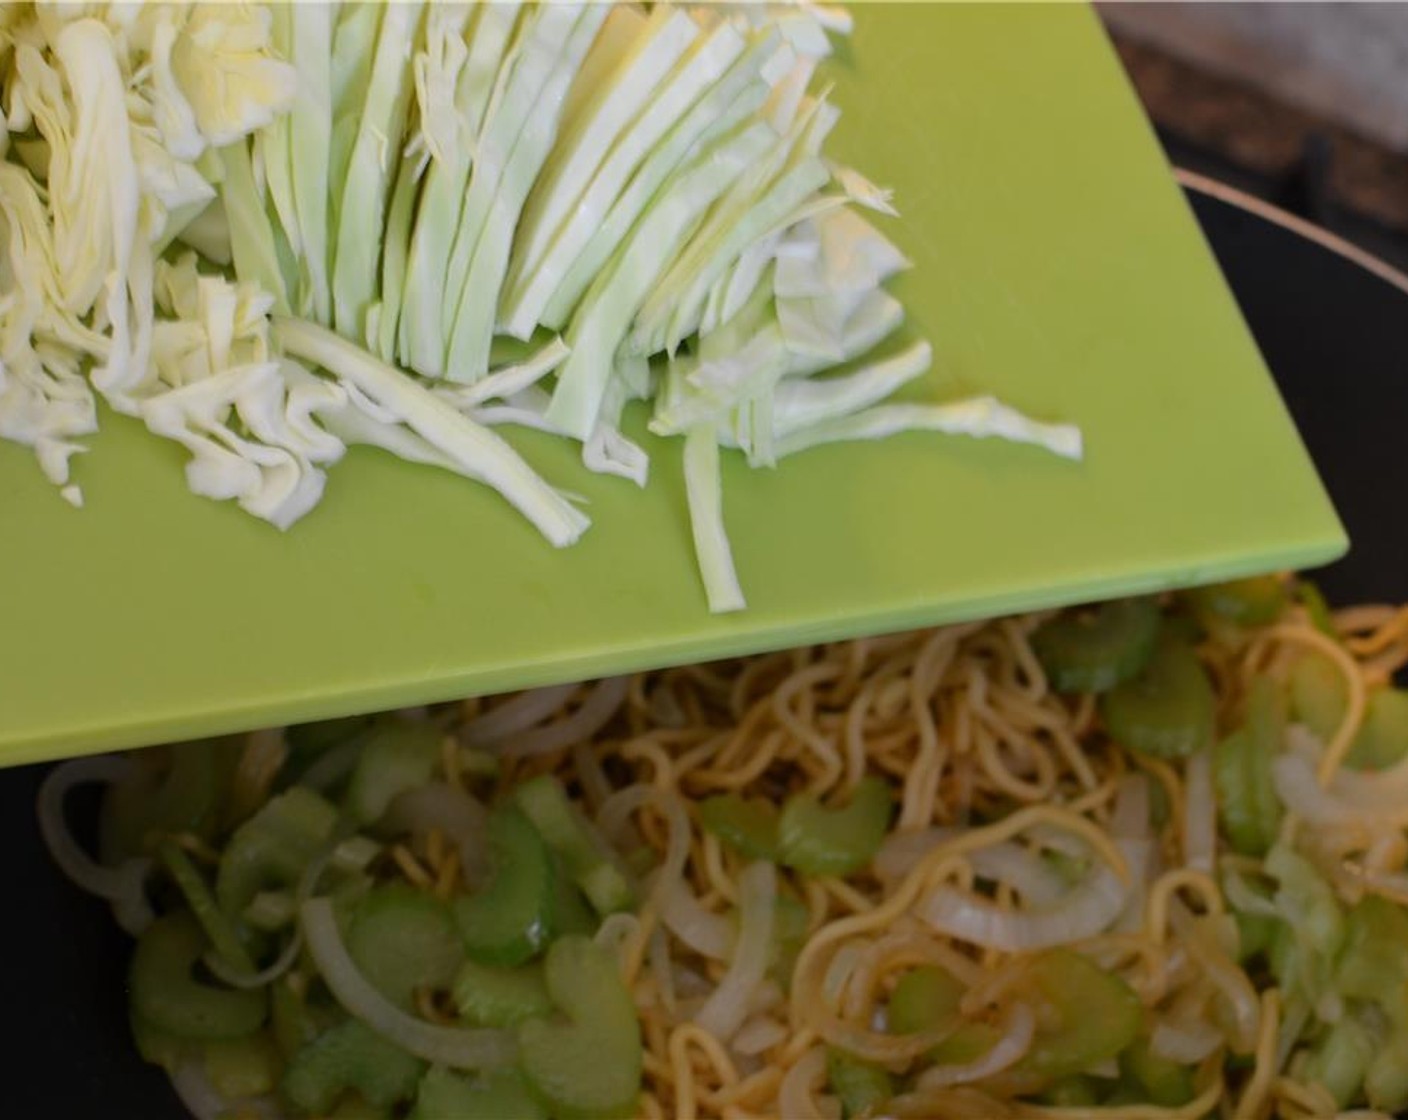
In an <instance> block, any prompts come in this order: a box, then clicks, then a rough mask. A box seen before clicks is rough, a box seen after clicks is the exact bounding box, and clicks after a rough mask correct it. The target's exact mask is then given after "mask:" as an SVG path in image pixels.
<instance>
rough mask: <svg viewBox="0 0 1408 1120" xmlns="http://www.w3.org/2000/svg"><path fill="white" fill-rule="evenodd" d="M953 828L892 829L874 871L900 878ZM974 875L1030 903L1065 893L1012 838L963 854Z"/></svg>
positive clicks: (1045, 865) (953, 833)
mask: <svg viewBox="0 0 1408 1120" xmlns="http://www.w3.org/2000/svg"><path fill="white" fill-rule="evenodd" d="M958 832H959V830H958V829H953V828H921V829H908V830H903V831H899V832H892V833H891V834H890V835H889V836H887V837H886V838H885V842H884V843H883V844H882V845H881V846H880V851H879V852H878V853H877V854H876V856H875V863H874V867H875V874H876V875H878V876H879V877H880V878H881V879H883V880H886V881H889V882H898V881H899V880H900V879H903V878H904V877H905V876H906V875H908V874H909V873H910V872H911V871H913V870H914V868H915V867H917V866H918V865H919V863H920V862H921V861H922V860H923V859H924V858H925V857H926V856H927V855H928V854H929V853H930V852H932V851H933V850H934V849H935V848H937V847H938V846H939V845H940V844H943V843H945V842H946V841H948V840H951V839H952V838H953V837H954V836H956V835H958ZM965 858H966V859H967V860H968V864H969V866H970V867H972V869H973V872H974V874H975V875H977V876H978V878H980V879H988V880H990V881H991V882H994V883H1001V884H1003V885H1005V886H1007V887H1010V888H1011V889H1012V890H1014V891H1016V892H1017V894H1018V895H1019V896H1020V897H1021V898H1022V899H1023V900H1024V901H1025V902H1028V903H1030V904H1032V905H1036V906H1043V905H1046V904H1047V903H1051V902H1054V901H1056V899H1058V898H1060V897H1061V895H1063V894H1065V893H1066V884H1065V881H1064V880H1063V879H1062V878H1061V876H1060V875H1058V874H1056V872H1055V871H1054V870H1053V869H1052V868H1051V866H1050V864H1048V863H1046V862H1045V861H1043V860H1042V858H1041V857H1040V856H1039V855H1037V853H1036V852H1034V851H1032V850H1031V849H1030V848H1027V847H1025V846H1023V845H1021V844H1018V843H1016V842H1015V841H1012V840H1004V841H1003V842H1002V843H1000V844H993V845H991V846H989V847H986V848H979V849H978V850H977V851H975V852H969V853H968V854H967V856H966V857H965Z"/></svg>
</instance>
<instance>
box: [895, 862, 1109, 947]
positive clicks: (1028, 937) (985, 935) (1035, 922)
mask: <svg viewBox="0 0 1408 1120" xmlns="http://www.w3.org/2000/svg"><path fill="white" fill-rule="evenodd" d="M1129 895H1130V892H1129V888H1127V887H1126V886H1125V885H1124V884H1123V883H1121V882H1120V880H1119V878H1118V877H1117V876H1116V875H1115V873H1114V872H1113V871H1111V870H1110V869H1109V868H1108V867H1103V866H1102V867H1097V868H1095V869H1094V870H1092V871H1091V872H1090V873H1089V874H1087V875H1086V877H1085V878H1084V879H1083V880H1082V881H1081V882H1080V884H1079V885H1078V886H1076V887H1074V888H1073V889H1072V890H1070V891H1068V892H1067V893H1066V894H1065V896H1064V897H1063V898H1061V899H1060V900H1059V901H1058V902H1054V903H1052V904H1050V905H1048V906H1040V907H1029V908H1026V909H1023V910H1005V909H1003V908H1002V907H1000V906H998V905H997V904H996V903H995V902H992V901H990V900H988V899H986V898H981V897H979V896H977V895H974V894H969V893H968V892H967V891H961V890H958V889H956V888H954V887H949V886H941V887H938V888H936V889H935V890H933V891H932V892H930V894H929V895H928V897H927V898H925V899H924V900H922V901H921V902H920V904H919V907H918V914H919V916H920V917H921V918H923V919H924V921H926V922H928V923H929V924H930V925H931V926H933V927H934V928H935V929H936V930H938V931H939V932H940V933H946V934H948V935H949V936H950V937H957V938H959V939H961V940H963V941H967V942H969V943H970V944H973V945H979V946H982V947H983V948H986V949H1001V950H1002V951H1004V952H1008V953H1027V952H1032V951H1034V950H1036V949H1050V948H1053V947H1055V946H1057V945H1069V944H1071V943H1072V942H1075V941H1083V940H1085V939H1086V938H1088V937H1094V936H1095V935H1096V934H1099V933H1103V932H1104V931H1105V930H1106V929H1108V928H1109V926H1110V925H1111V923H1113V922H1114V921H1115V919H1116V918H1118V917H1119V916H1120V914H1121V913H1122V912H1123V911H1124V908H1125V905H1126V903H1127V902H1128V901H1129Z"/></svg>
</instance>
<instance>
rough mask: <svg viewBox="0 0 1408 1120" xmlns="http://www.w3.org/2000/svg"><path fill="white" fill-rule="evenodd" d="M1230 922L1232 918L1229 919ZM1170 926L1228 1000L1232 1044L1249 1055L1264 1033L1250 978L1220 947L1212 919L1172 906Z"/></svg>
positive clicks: (1180, 905) (1181, 905)
mask: <svg viewBox="0 0 1408 1120" xmlns="http://www.w3.org/2000/svg"><path fill="white" fill-rule="evenodd" d="M1229 920H1230V916H1229ZM1169 922H1170V924H1171V925H1172V927H1173V929H1174V932H1175V933H1177V934H1178V936H1179V939H1180V940H1181V941H1182V942H1183V944H1184V945H1186V946H1187V947H1188V955H1189V957H1190V958H1191V959H1192V961H1193V962H1194V963H1196V964H1197V966H1198V971H1199V974H1200V975H1202V976H1203V977H1205V978H1206V979H1207V980H1208V981H1210V982H1211V984H1212V986H1213V987H1214V988H1216V989H1217V990H1218V992H1220V993H1221V994H1222V996H1223V997H1224V998H1225V999H1226V1000H1227V1003H1228V1005H1229V1006H1230V1008H1231V1010H1232V1020H1233V1021H1232V1036H1231V1038H1230V1039H1229V1041H1230V1042H1231V1043H1232V1045H1233V1048H1234V1049H1235V1050H1237V1051H1238V1052H1239V1053H1249V1052H1250V1051H1251V1050H1252V1049H1253V1048H1254V1047H1255V1045H1256V1039H1257V1035H1258V1033H1259V1032H1260V1029H1261V1002H1260V1000H1258V999H1257V994H1256V989H1255V988H1253V987H1252V982H1251V981H1250V980H1249V979H1247V974H1246V973H1245V972H1243V971H1242V970H1241V969H1240V968H1238V967H1237V966H1236V965H1235V964H1233V963H1232V961H1231V959H1230V958H1229V956H1228V955H1227V952H1226V951H1225V950H1224V948H1223V946H1222V945H1221V944H1220V943H1219V937H1218V929H1217V927H1216V925H1215V924H1213V922H1212V921H1211V920H1210V919H1209V918H1195V917H1193V915H1192V913H1191V912H1190V911H1189V910H1188V908H1187V907H1186V906H1184V905H1183V903H1181V902H1179V901H1178V900H1176V899H1175V900H1174V901H1173V902H1171V903H1170V905H1169Z"/></svg>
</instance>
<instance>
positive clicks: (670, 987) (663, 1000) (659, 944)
mask: <svg viewBox="0 0 1408 1120" xmlns="http://www.w3.org/2000/svg"><path fill="white" fill-rule="evenodd" d="M646 952H647V959H648V960H649V962H650V974H651V975H652V976H653V977H655V990H656V991H657V992H659V994H660V1005H661V1006H662V1007H663V1008H664V1009H665V1013H666V1014H667V1015H670V1016H673V1015H675V1014H676V1013H677V1012H678V1010H679V1000H678V999H677V998H676V995H675V966H674V962H673V961H671V960H670V939H669V938H668V937H666V936H665V931H664V930H662V929H660V928H659V927H658V926H657V927H656V928H655V929H654V930H652V931H651V933H650V941H649V943H648V948H647V950H646Z"/></svg>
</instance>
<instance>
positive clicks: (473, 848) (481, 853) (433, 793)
mask: <svg viewBox="0 0 1408 1120" xmlns="http://www.w3.org/2000/svg"><path fill="white" fill-rule="evenodd" d="M378 827H379V828H381V829H384V830H385V831H386V832H387V833H388V834H390V835H395V834H397V833H403V832H408V833H410V834H411V835H412V836H414V837H415V838H416V840H417V841H421V842H424V840H425V839H426V837H428V836H429V835H430V832H431V830H432V829H436V828H438V829H439V830H440V831H441V832H443V833H444V834H445V835H446V836H447V837H449V838H450V840H451V841H452V842H453V843H454V845H455V850H456V851H458V852H459V855H460V870H461V871H462V872H463V874H464V877H465V882H466V883H468V884H469V885H470V886H471V887H473V886H476V885H478V884H480V883H482V882H483V881H484V880H485V879H486V878H487V877H488V874H489V849H488V827H489V811H488V810H487V809H486V808H484V806H483V804H481V803H480V802H479V801H477V800H476V799H475V798H473V797H471V796H470V795H469V794H467V793H465V792H464V791H463V790H460V789H456V788H455V787H454V786H452V785H450V784H449V783H448V782H430V783H428V784H426V785H423V786H417V787H416V788H415V789H411V790H407V791H406V792H405V793H402V794H400V795H399V796H397V798H396V799H395V800H394V801H392V802H391V804H390V805H389V806H388V807H387V809H386V812H385V813H384V814H383V815H382V818H381V820H380V821H379V822H378Z"/></svg>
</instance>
